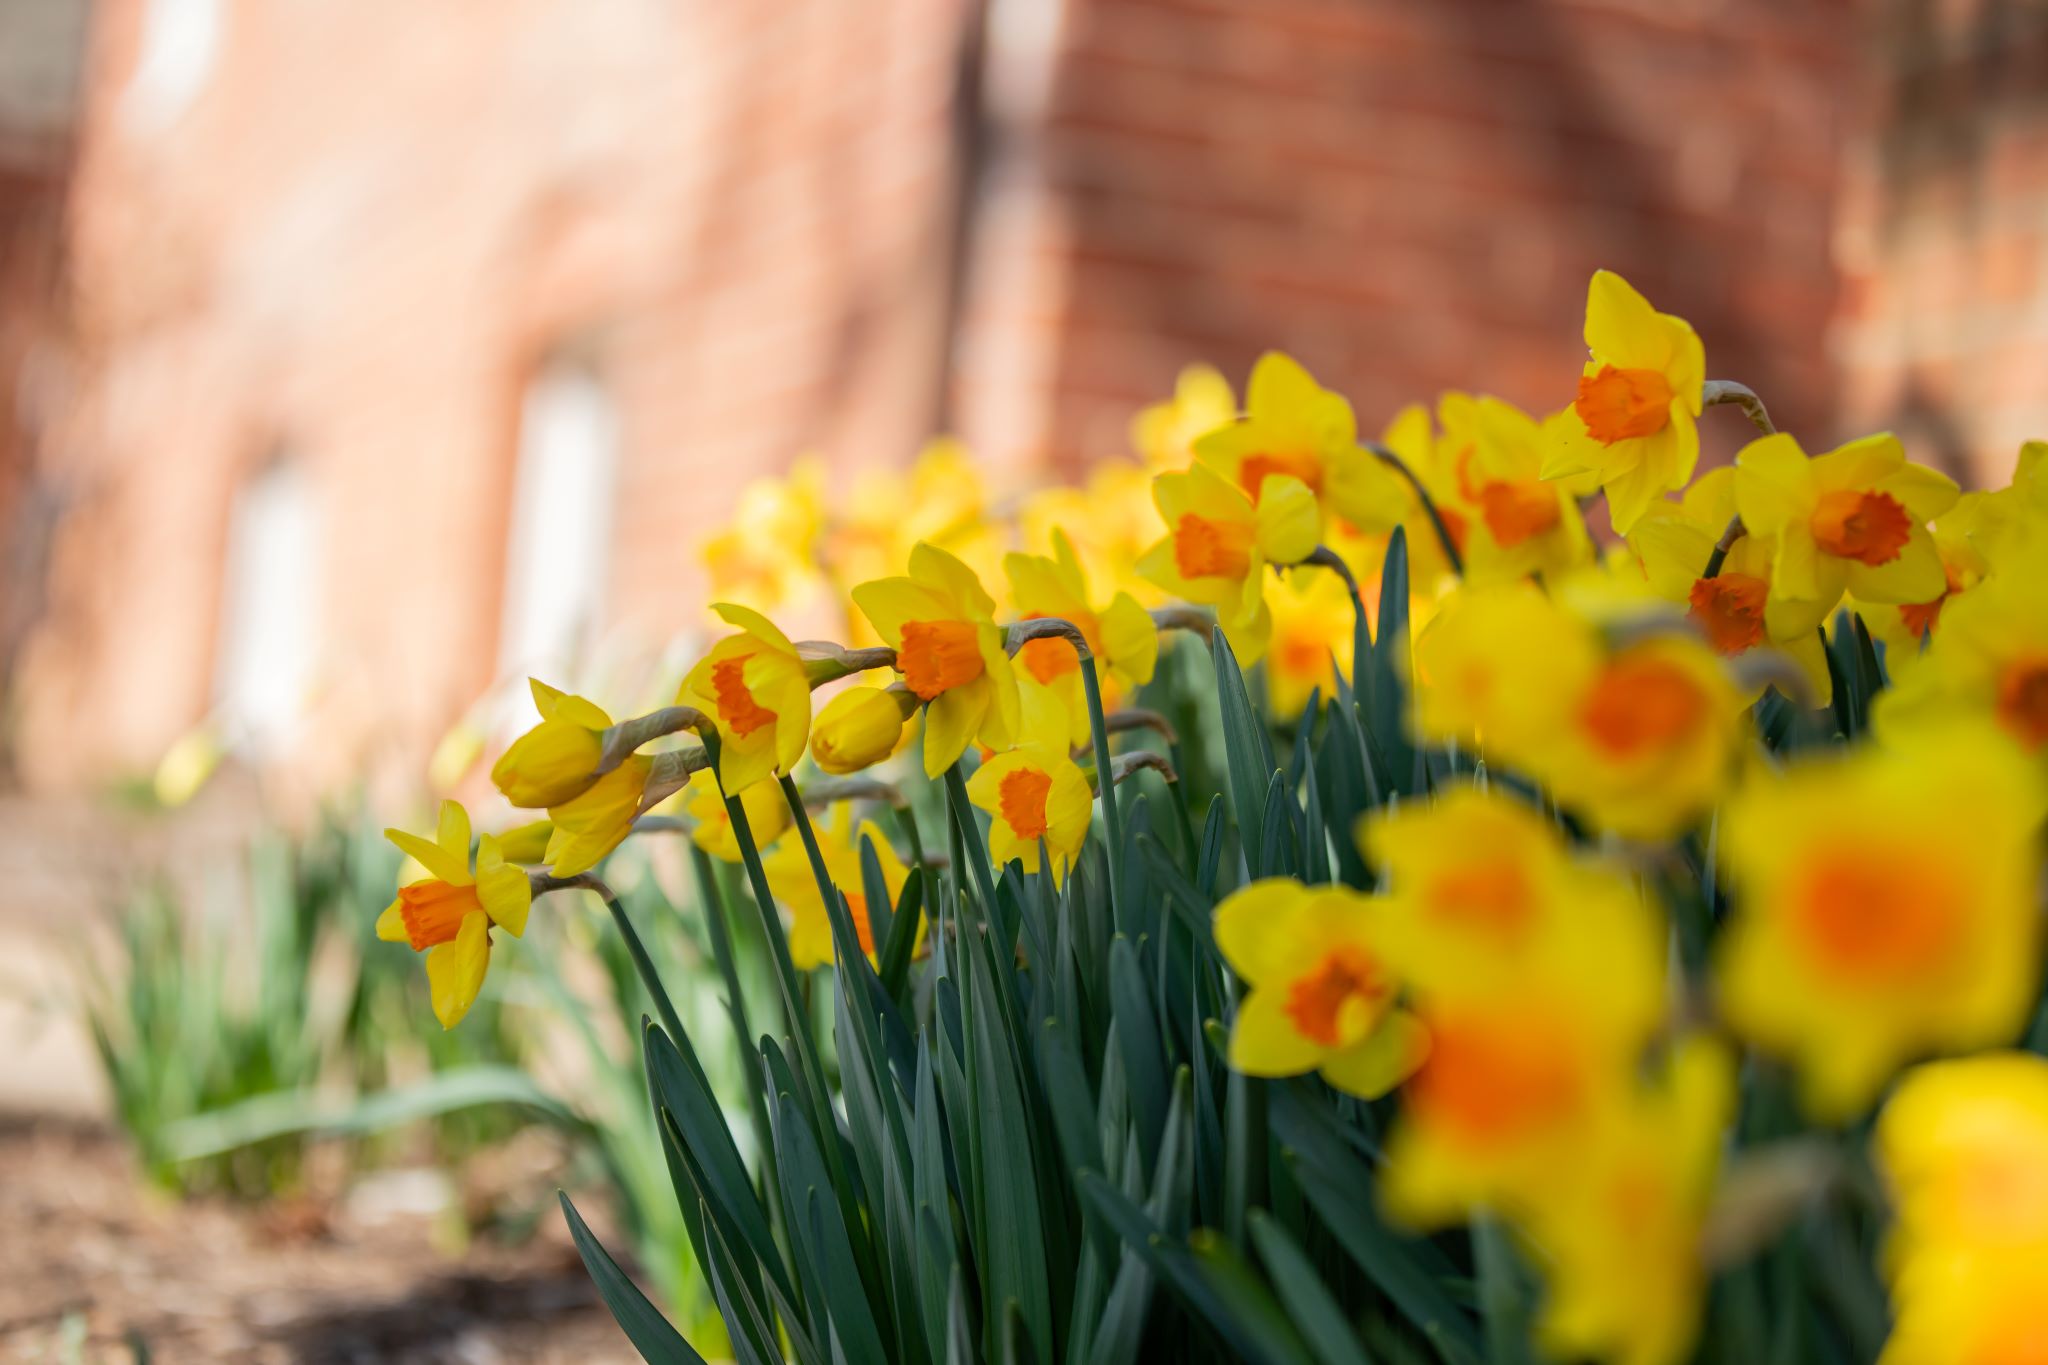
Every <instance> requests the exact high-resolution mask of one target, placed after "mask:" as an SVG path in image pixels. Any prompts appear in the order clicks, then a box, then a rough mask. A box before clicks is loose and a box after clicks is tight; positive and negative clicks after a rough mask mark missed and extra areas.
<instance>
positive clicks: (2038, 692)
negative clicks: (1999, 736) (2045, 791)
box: [1998, 659, 2048, 749]
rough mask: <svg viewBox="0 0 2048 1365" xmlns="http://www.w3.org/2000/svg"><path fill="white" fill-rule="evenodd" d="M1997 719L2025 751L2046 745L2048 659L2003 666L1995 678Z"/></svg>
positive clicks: (2047, 729)
mask: <svg viewBox="0 0 2048 1365" xmlns="http://www.w3.org/2000/svg"><path fill="white" fill-rule="evenodd" d="M1998 718H1999V719H2000V720H2001V721H2003V722H2005V728H2006V729H2008V730H2010V731H2012V733H2013V734H2015V735H2018V736H2019V739H2020V743H2022V744H2024V745H2026V746H2027V747H2028V748H2030V749H2038V748H2040V747H2042V746H2043V745H2048V659H2022V660H2020V661H2019V662H2017V663H2012V664H2008V665H2006V668H2005V672H2004V673H2003V674H2002V675H2001V676H2000V677H1999V679H1998Z"/></svg>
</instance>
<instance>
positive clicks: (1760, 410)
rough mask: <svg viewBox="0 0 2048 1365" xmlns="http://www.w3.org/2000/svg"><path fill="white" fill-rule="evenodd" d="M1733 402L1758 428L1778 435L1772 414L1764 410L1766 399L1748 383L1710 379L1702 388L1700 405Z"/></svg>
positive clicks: (1768, 433) (1767, 433) (1714, 405)
mask: <svg viewBox="0 0 2048 1365" xmlns="http://www.w3.org/2000/svg"><path fill="white" fill-rule="evenodd" d="M1723 403H1733V404H1735V406H1737V407H1739V408H1741V409H1742V412H1743V415H1744V416H1745V417H1747V418H1749V420H1750V421H1751V422H1752V423H1754V424H1755V426H1756V429H1757V430H1758V431H1760V432H1762V433H1763V434H1764V435H1766V436H1776V435H1777V434H1778V429H1777V428H1776V427H1775V426H1773V425H1771V414H1770V413H1768V412H1766V411H1764V400H1763V399H1761V398H1759V397H1757V396H1756V390H1755V389H1752V388H1750V387H1749V385H1747V384H1738V383H1736V382H1735V381H1734V380H1732V379H1709V380H1708V381H1707V382H1706V383H1705V384H1704V385H1702V386H1701V388H1700V405H1701V406H1702V407H1709V408H1711V407H1717V406H1719V405H1720V404H1723Z"/></svg>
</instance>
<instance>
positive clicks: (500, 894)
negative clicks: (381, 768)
mask: <svg viewBox="0 0 2048 1365" xmlns="http://www.w3.org/2000/svg"><path fill="white" fill-rule="evenodd" d="M469 834H470V827H469V812H468V811H465V810H464V809H463V808H462V805H461V803H460V802H456V801H443V802H442V803H441V820H440V825H439V828H438V829H437V830H436V831H435V835H434V837H433V838H432V839H423V838H421V837H420V836H419V835H417V834H408V833H406V832H405V831H404V830H402V829H387V830H385V831H384V837H385V838H387V839H389V840H390V841H391V842H392V843H394V844H396V845H398V847H399V849H400V850H401V851H403V852H404V853H406V854H408V855H410V856H411V857H412V858H413V859H414V860H415V861H417V862H418V863H419V865H420V866H421V867H422V868H424V869H426V873H427V875H426V876H425V877H423V878H420V879H419V880H417V881H412V882H408V883H406V884H405V885H404V886H401V887H399V888H398V898H397V899H396V900H394V901H392V902H391V904H390V905H388V906H386V907H385V909H384V913H383V914H382V915H379V916H378V917H377V937H378V938H381V939H385V940H388V941H390V942H393V943H401V942H402V943H410V944H411V945H412V947H413V951H415V952H421V953H425V954H426V967H427V984H428V986H429V987H430V989H431V993H432V995H433V1001H434V1016H435V1017H436V1018H437V1019H439V1020H440V1021H441V1026H442V1027H443V1028H454V1027H455V1026H456V1025H457V1024H459V1023H461V1022H462V1016H463V1015H465V1014H467V1013H469V1007H470V1006H471V1005H473V1004H475V1003H476V997H477V992H478V991H480V990H482V989H483V984H484V972H485V971H486V970H487V969H488V968H489V967H490V965H491V929H492V927H493V926H495V927H497V928H500V929H503V930H504V931H505V932H506V933H508V934H510V935H512V936H513V937H514V938H518V937H519V936H520V935H521V934H524V933H525V932H526V914H527V910H528V909H529V908H530V907H531V906H532V903H533V891H532V886H531V883H529V882H528V881H527V878H526V874H525V873H524V872H522V871H520V870H519V869H518V868H516V867H512V866H510V865H508V864H507V863H506V861H505V858H504V855H503V853H502V852H501V851H500V850H499V847H498V841H497V840H496V839H494V838H492V837H491V836H490V835H488V834H486V835H485V836H484V837H483V838H482V839H481V840H479V841H478V843H477V851H476V863H475V865H474V867H472V865H471V863H470V858H469Z"/></svg>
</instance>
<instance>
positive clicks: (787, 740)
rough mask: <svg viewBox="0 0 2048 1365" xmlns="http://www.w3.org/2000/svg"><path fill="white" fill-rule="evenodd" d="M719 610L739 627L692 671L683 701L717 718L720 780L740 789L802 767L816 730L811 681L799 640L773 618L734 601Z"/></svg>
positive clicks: (680, 698)
mask: <svg viewBox="0 0 2048 1365" xmlns="http://www.w3.org/2000/svg"><path fill="white" fill-rule="evenodd" d="M712 610H713V611H715V612H717V613H718V615H719V618H720V619H721V620H723V621H725V622H726V623H728V624H729V625H733V626H737V627H738V628H739V633H738V634H736V635H728V636H726V637H725V638H724V639H723V640H720V641H719V642H718V643H717V644H715V645H713V646H712V647H711V652H710V653H709V654H706V655H705V656H704V658H703V659H702V660H701V661H700V662H699V663H698V664H697V666H696V667H695V668H692V669H691V670H690V672H689V674H688V675H687V676H686V677H685V678H684V679H683V685H682V687H681V688H680V689H679V690H678V691H677V693H676V703H677V704H678V705H680V706H694V707H696V708H697V709H698V710H700V711H702V712H704V713H705V714H706V715H708V716H710V717H711V718H712V719H713V720H714V721H716V722H717V724H718V780H719V782H720V784H721V785H723V786H724V788H725V789H726V791H728V792H732V793H739V792H743V791H745V790H746V789H747V788H749V787H751V786H753V785H754V784H755V783H756V782H759V781H761V780H762V779H764V778H768V777H776V776H786V775H787V774H789V773H791V772H793V771H795V769H796V765H797V763H798V762H799V761H800V760H801V759H802V758H803V756H804V741H805V740H806V739H807V738H808V737H809V735H810V727H811V684H810V679H809V677H808V676H807V675H806V674H805V672H804V663H803V660H802V659H801V658H799V657H798V656H797V652H796V646H795V645H793V644H791V643H790V642H789V637H788V636H786V635H784V634H783V633H782V632H781V631H780V630H779V629H777V628H776V626H775V624H774V623H773V622H772V621H770V620H769V619H768V618H767V617H765V616H763V615H761V614H760V613H759V612H757V611H750V610H748V609H747V608H745V607H740V606H734V605H733V604H731V603H729V602H721V603H719V604H717V605H716V606H714V607H712Z"/></svg>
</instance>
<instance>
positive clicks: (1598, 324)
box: [1586, 270, 1671, 371]
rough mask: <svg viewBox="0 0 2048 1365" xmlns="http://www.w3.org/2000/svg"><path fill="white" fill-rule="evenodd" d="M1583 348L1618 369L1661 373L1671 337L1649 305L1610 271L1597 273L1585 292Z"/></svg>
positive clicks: (1667, 356) (1669, 350)
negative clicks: (1584, 339) (1584, 342)
mask: <svg viewBox="0 0 2048 1365" xmlns="http://www.w3.org/2000/svg"><path fill="white" fill-rule="evenodd" d="M1586 348H1587V349H1588V350H1590V351H1591V352H1592V353H1593V354H1594V355H1595V356H1596V357H1598V358H1599V359H1600V360H1603V361H1605V362H1607V363H1608V364H1611V365H1614V366H1616V367H1618V368H1620V369H1625V370H1633V369H1642V370H1659V371H1661V370H1663V369H1664V367H1665V366H1666V365H1667V364H1668V363H1669V362H1670V360H1671V338H1670V333H1669V332H1668V330H1667V329H1666V328H1665V327H1664V325H1663V321H1662V319H1661V318H1660V317H1659V316H1658V313H1657V310H1656V309H1655V308H1652V307H1651V306H1650V301H1649V300H1648V299H1646V298H1644V297H1643V296H1642V295H1641V294H1639V293H1637V292H1636V289H1635V286H1633V285H1631V284H1630V283H1629V282H1628V281H1627V280H1624V279H1623V278H1622V277H1621V276H1619V275H1617V274H1615V273H1614V272H1613V271H1611V270H1596V271H1594V272H1593V280H1592V283H1591V284H1590V285H1588V286H1587V289H1586Z"/></svg>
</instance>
